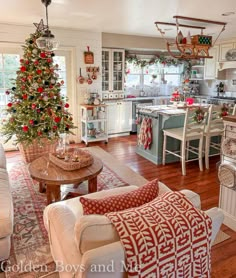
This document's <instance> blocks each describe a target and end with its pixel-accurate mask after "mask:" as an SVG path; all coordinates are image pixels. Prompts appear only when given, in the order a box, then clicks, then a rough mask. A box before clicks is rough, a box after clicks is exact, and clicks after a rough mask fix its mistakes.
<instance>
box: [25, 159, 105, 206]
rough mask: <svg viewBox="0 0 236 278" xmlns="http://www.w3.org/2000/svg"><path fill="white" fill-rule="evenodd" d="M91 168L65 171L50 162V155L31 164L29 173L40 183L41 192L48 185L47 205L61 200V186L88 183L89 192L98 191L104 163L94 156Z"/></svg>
mask: <svg viewBox="0 0 236 278" xmlns="http://www.w3.org/2000/svg"><path fill="white" fill-rule="evenodd" d="M93 158H94V162H93V164H91V165H90V166H87V167H83V168H81V169H79V170H73V171H65V170H63V169H61V168H60V167H58V166H56V165H55V164H53V163H52V162H51V161H50V160H49V156H48V155H44V156H41V157H39V158H37V159H36V160H34V161H33V162H31V163H30V165H29V172H30V175H31V177H32V178H33V179H35V180H37V181H39V183H40V185H39V186H40V191H42V187H43V185H44V184H45V185H46V194H47V204H51V203H52V202H57V201H60V200H61V190H60V186H61V185H63V184H79V183H81V182H83V181H85V180H87V181H88V192H89V193H92V192H96V191H97V175H98V174H99V173H100V172H101V171H102V168H103V164H102V161H101V160H100V159H99V158H97V157H95V156H93Z"/></svg>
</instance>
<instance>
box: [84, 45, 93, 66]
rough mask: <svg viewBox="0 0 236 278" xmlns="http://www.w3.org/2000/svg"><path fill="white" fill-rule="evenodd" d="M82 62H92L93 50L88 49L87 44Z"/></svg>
mask: <svg viewBox="0 0 236 278" xmlns="http://www.w3.org/2000/svg"><path fill="white" fill-rule="evenodd" d="M84 63H85V64H94V55H93V52H91V51H90V50H89V46H87V51H85V52H84Z"/></svg>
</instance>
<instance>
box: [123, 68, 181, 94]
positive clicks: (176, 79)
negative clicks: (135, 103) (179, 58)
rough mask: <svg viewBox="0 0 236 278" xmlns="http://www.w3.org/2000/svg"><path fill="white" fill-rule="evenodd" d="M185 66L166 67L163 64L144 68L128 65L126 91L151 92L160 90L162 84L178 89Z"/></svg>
mask: <svg viewBox="0 0 236 278" xmlns="http://www.w3.org/2000/svg"><path fill="white" fill-rule="evenodd" d="M182 71H183V66H182V65H178V66H164V65H162V64H153V65H148V66H145V67H143V68H141V67H140V66H136V65H135V64H134V63H127V64H126V78H125V89H126V91H128V92H129V91H133V90H135V89H137V90H144V91H145V90H149V91H154V90H158V88H160V85H161V84H167V85H169V86H170V87H173V86H174V87H178V86H180V84H181V73H182Z"/></svg>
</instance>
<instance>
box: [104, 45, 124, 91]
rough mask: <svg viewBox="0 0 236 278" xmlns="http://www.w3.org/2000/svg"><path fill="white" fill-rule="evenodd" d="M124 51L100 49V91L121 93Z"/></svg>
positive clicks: (122, 88) (122, 87)
mask: <svg viewBox="0 0 236 278" xmlns="http://www.w3.org/2000/svg"><path fill="white" fill-rule="evenodd" d="M124 69H125V51H124V50H123V49H108V48H103V49H102V91H103V92H104V93H123V91H124Z"/></svg>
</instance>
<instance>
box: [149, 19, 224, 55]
mask: <svg viewBox="0 0 236 278" xmlns="http://www.w3.org/2000/svg"><path fill="white" fill-rule="evenodd" d="M173 18H175V21H176V22H175V23H170V22H161V21H156V22H155V25H156V27H157V30H158V31H159V32H160V34H161V36H162V38H163V39H164V40H165V41H166V47H167V50H168V52H169V54H170V55H171V56H172V57H174V58H176V59H200V58H208V59H209V58H213V57H212V56H210V55H209V49H210V48H211V47H213V46H214V45H215V43H216V41H217V40H218V38H219V36H220V35H221V33H222V32H223V31H224V30H225V25H226V24H227V23H225V22H220V21H213V20H207V19H201V18H193V17H186V16H179V15H175V16H173ZM179 20H187V21H196V22H202V23H207V24H216V25H221V26H222V29H221V30H220V32H219V34H218V36H217V38H216V39H215V41H214V43H213V44H212V37H211V36H206V35H203V30H205V29H206V27H204V26H196V25H188V24H182V23H179ZM159 25H169V26H176V31H177V35H176V39H175V41H174V42H170V41H168V40H167V39H166V38H165V32H164V31H163V30H162V29H161V28H160V27H159ZM180 27H183V28H191V29H200V30H201V33H200V34H198V35H194V36H191V42H189V41H188V42H185V43H183V42H181V41H179V40H178V39H179V38H178V34H179V32H180ZM173 48H175V49H177V50H178V51H179V53H176V52H175V53H174V52H173Z"/></svg>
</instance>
